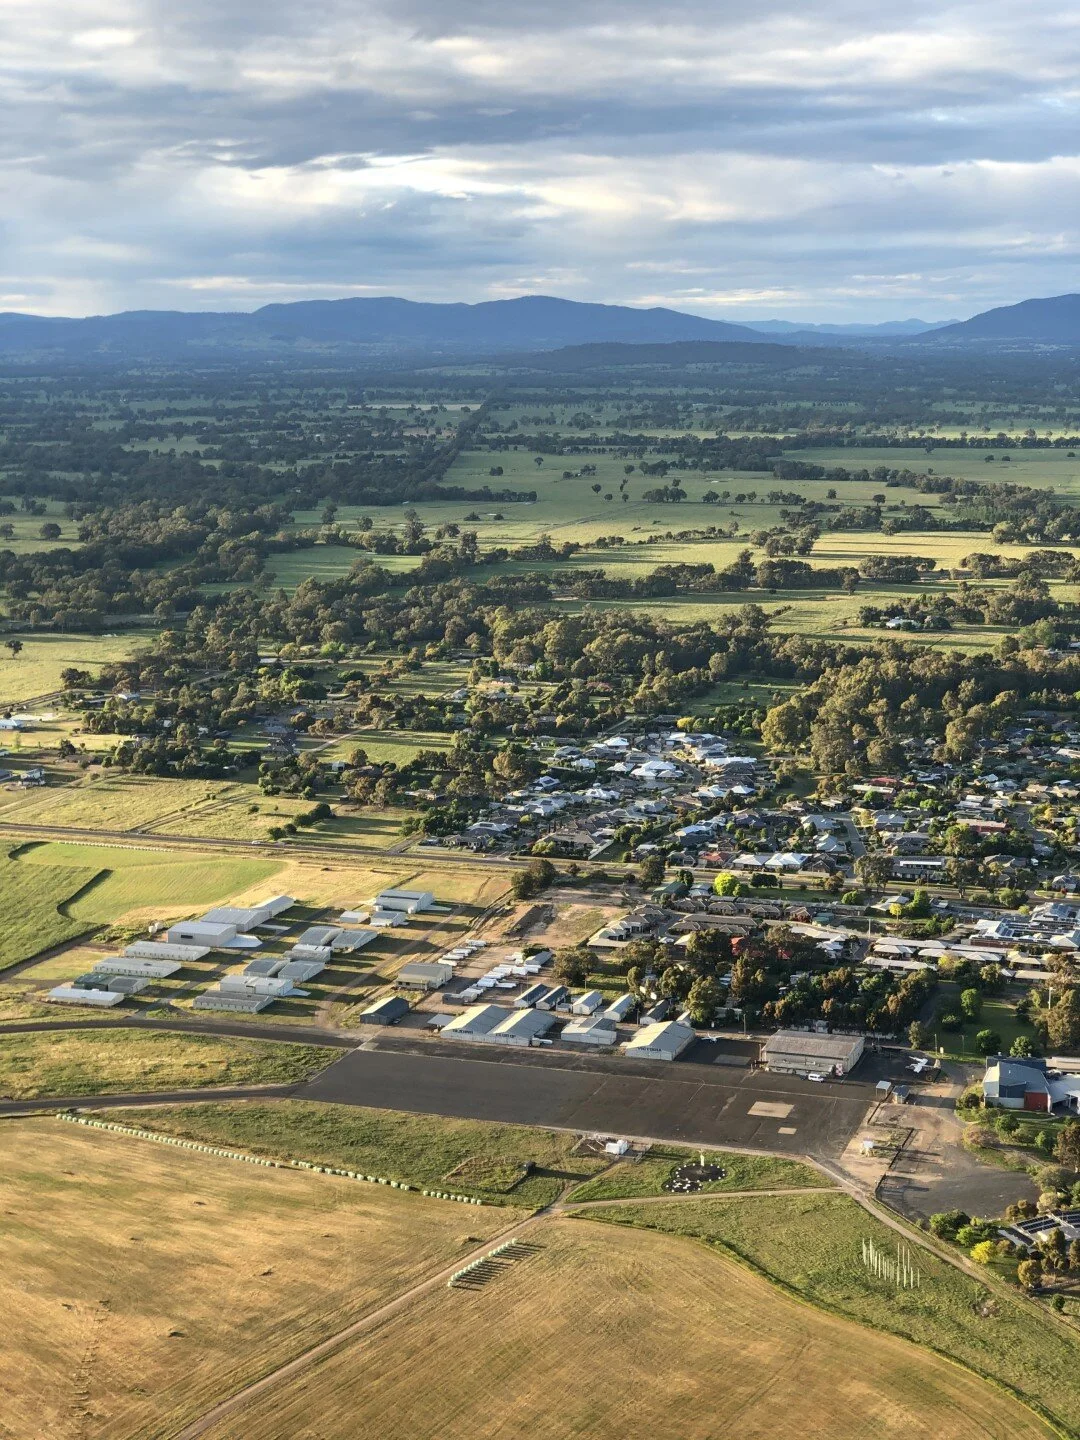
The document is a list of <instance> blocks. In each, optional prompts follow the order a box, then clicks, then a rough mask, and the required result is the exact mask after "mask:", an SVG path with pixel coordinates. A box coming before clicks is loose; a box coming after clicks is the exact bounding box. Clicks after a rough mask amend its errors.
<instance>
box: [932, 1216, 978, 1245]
mask: <svg viewBox="0 0 1080 1440" xmlns="http://www.w3.org/2000/svg"><path fill="white" fill-rule="evenodd" d="M970 1224H971V1216H970V1215H969V1214H968V1213H967V1212H966V1211H965V1210H940V1211H939V1212H938V1213H937V1214H936V1215H931V1216H930V1233H931V1234H932V1235H936V1236H937V1237H938V1238H939V1239H940V1240H955V1239H956V1232H957V1231H958V1230H959V1229H960V1227H961V1226H962V1225H970Z"/></svg>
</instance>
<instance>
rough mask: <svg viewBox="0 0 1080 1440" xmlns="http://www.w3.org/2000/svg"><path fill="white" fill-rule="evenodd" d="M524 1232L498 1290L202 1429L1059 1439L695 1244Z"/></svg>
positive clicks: (397, 1328) (246, 1433) (324, 1433)
mask: <svg viewBox="0 0 1080 1440" xmlns="http://www.w3.org/2000/svg"><path fill="white" fill-rule="evenodd" d="M525 1238H527V1239H528V1241H529V1242H531V1243H535V1244H537V1245H538V1246H540V1247H541V1248H540V1249H538V1250H537V1251H536V1252H535V1253H533V1254H532V1255H530V1257H529V1258H528V1259H527V1260H525V1261H523V1262H521V1263H518V1264H516V1265H512V1266H508V1267H505V1268H504V1269H503V1270H502V1271H501V1273H500V1274H499V1275H498V1278H497V1279H495V1280H493V1281H492V1282H491V1283H490V1284H488V1285H485V1286H483V1287H482V1288H479V1289H477V1290H465V1289H463V1290H439V1291H438V1292H436V1293H434V1294H432V1295H430V1296H428V1297H426V1298H425V1299H423V1300H422V1301H420V1302H419V1303H418V1304H417V1305H416V1306H415V1307H414V1308H412V1309H411V1310H410V1311H408V1312H407V1313H406V1314H404V1315H402V1316H400V1317H398V1318H395V1319H394V1320H393V1321H391V1322H390V1323H389V1324H387V1325H386V1326H385V1327H384V1328H382V1329H380V1330H379V1331H378V1332H376V1333H375V1334H374V1335H373V1336H371V1337H370V1338H366V1339H364V1340H360V1341H356V1342H353V1343H352V1344H349V1345H346V1346H345V1347H343V1348H342V1349H341V1350H340V1351H339V1352H337V1353H336V1354H334V1355H331V1356H330V1357H329V1358H328V1359H326V1360H324V1361H323V1362H322V1363H321V1364H320V1365H319V1366H318V1367H316V1368H313V1369H312V1370H311V1371H309V1372H306V1373H305V1374H303V1375H302V1376H297V1377H296V1378H295V1379H293V1380H291V1381H288V1382H286V1383H284V1384H283V1385H281V1386H280V1387H274V1388H273V1389H271V1390H270V1391H268V1392H267V1393H265V1394H264V1395H263V1396H261V1397H259V1398H257V1399H256V1400H254V1401H252V1402H251V1403H249V1404H248V1405H246V1406H243V1407H241V1408H240V1409H239V1410H238V1411H236V1412H234V1413H233V1414H232V1415H231V1416H229V1417H228V1418H226V1419H224V1420H222V1421H221V1422H220V1423H219V1424H218V1425H216V1426H214V1427H212V1428H211V1429H210V1430H208V1431H207V1432H206V1433H207V1437H208V1440H280V1437H281V1436H283V1435H288V1436H289V1437H290V1440H316V1437H318V1440H353V1437H355V1436H358V1435H367V1434H379V1435H382V1436H385V1437H388V1440H405V1437H406V1436H408V1437H410V1440H428V1437H430V1440H435V1437H438V1440H459V1437H460V1440H466V1437H468V1440H495V1437H498V1440H516V1437H526V1436H529V1437H533V1436H537V1435H542V1436H543V1437H544V1440H564V1437H567V1440H568V1437H571V1436H573V1437H583V1436H587V1437H597V1440H600V1437H605V1440H608V1437H611V1436H616V1435H617V1436H626V1437H632V1440H637V1437H641V1440H646V1437H657V1436H660V1437H674V1436H678V1437H679V1440H721V1437H724V1440H727V1437H735V1436H738V1437H739V1440H774V1437H776V1436H777V1435H783V1436H787V1435H792V1434H795V1433H797V1434H798V1435H799V1436H800V1437H806V1440H869V1437H874V1440H940V1437H941V1436H948V1437H949V1440H988V1437H995V1440H1006V1437H1007V1440H1049V1437H1050V1436H1051V1435H1052V1433H1053V1432H1052V1431H1051V1430H1050V1429H1049V1428H1048V1427H1047V1426H1045V1425H1044V1424H1043V1423H1042V1422H1041V1421H1039V1420H1038V1419H1036V1418H1035V1417H1034V1416H1033V1415H1032V1414H1030V1412H1028V1411H1026V1410H1025V1409H1024V1408H1023V1406H1021V1405H1020V1404H1019V1403H1018V1402H1016V1401H1014V1400H1012V1399H1011V1398H1009V1397H1008V1396H1005V1395H1003V1394H1001V1393H1000V1392H998V1391H995V1390H994V1389H993V1388H992V1387H991V1386H989V1385H987V1384H986V1383H985V1382H983V1381H981V1380H979V1379H977V1378H976V1377H974V1376H972V1375H969V1374H967V1373H966V1372H964V1371H963V1370H961V1369H958V1368H957V1367H955V1366H952V1365H949V1364H948V1363H947V1362H945V1361H942V1360H939V1359H937V1358H936V1357H934V1356H932V1355H928V1354H926V1353H925V1352H920V1351H918V1350H917V1349H916V1348H915V1347H914V1346H911V1345H908V1344H906V1343H905V1342H904V1341H901V1340H897V1339H894V1338H893V1337H891V1336H886V1335H880V1334H876V1333H875V1332H873V1331H869V1330H863V1329H860V1328H859V1327H857V1326H854V1325H852V1324H851V1323H849V1322H847V1321H844V1320H841V1319H838V1318H836V1317H834V1316H831V1315H826V1314H824V1313H822V1312H820V1311H815V1310H813V1309H811V1308H808V1307H806V1306H803V1305H799V1304H798V1303H796V1302H795V1301H793V1300H791V1299H789V1298H788V1297H787V1296H785V1295H784V1294H782V1293H781V1292H780V1291H779V1290H777V1289H775V1288H774V1287H773V1286H771V1285H770V1284H769V1283H768V1282H767V1281H765V1280H763V1279H761V1278H760V1277H758V1276H756V1275H753V1274H751V1273H750V1272H749V1271H747V1270H745V1269H743V1268H742V1267H740V1266H738V1265H736V1264H733V1263H732V1262H730V1261H728V1260H725V1259H723V1258H722V1257H720V1256H714V1255H708V1254H706V1253H704V1252H703V1251H702V1250H701V1249H700V1248H699V1247H697V1246H693V1245H688V1244H686V1243H685V1242H681V1241H679V1240H676V1239H673V1238H672V1237H669V1236H662V1235H648V1236H644V1235H641V1234H633V1233H625V1232H621V1231H617V1230H607V1229H606V1228H605V1229H603V1230H602V1229H601V1228H600V1227H599V1226H596V1227H593V1226H585V1225H576V1224H567V1223H566V1222H557V1221H546V1222H540V1223H538V1224H537V1225H536V1226H534V1227H530V1229H529V1230H528V1231H527V1232H526V1236H525ZM856 1355H857V1357H858V1360H857V1363H853V1357H854V1356H856ZM796 1415H797V1416H798V1426H797V1431H796V1430H794V1429H793V1428H792V1417H793V1416H796Z"/></svg>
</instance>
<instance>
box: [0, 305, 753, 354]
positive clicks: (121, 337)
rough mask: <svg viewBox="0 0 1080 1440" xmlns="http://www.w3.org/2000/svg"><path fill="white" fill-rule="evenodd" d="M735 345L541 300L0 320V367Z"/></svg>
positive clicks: (663, 316)
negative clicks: (30, 361) (26, 361)
mask: <svg viewBox="0 0 1080 1440" xmlns="http://www.w3.org/2000/svg"><path fill="white" fill-rule="evenodd" d="M687 340H712V341H716V340H738V341H742V342H744V343H747V344H752V345H757V344H761V345H769V344H770V343H771V342H770V340H769V339H768V337H766V336H763V335H760V334H759V333H758V332H757V331H755V330H750V329H748V328H747V327H746V326H743V325H730V324H727V323H725V322H724V321H720V320H707V319H705V318H704V317H702V316H700V315H684V314H682V313H681V312H680V311H677V310H666V309H662V308H653V309H648V310H644V309H634V308H632V307H630V306H626V305H592V304H583V303H580V302H578V301H575V300H560V299H557V298H554V297H552V296H546V295H527V296H521V297H519V298H517V299H514V300H491V301H485V302H483V303H481V304H477V305H463V304H453V305H440V304H421V303H417V302H415V301H411V300H399V299H396V298H394V297H391V296H384V297H370V298H359V299H348V300H305V301H300V302H297V303H295V304H288V305H265V306H263V308H262V309H261V310H256V311H254V312H252V313H251V314H242V313H229V314H225V313H217V312H211V311H205V312H201V313H187V312H183V311H165V310H132V311H126V312H124V313H123V314H119V315H94V316H89V317H87V318H86V319H81V320H73V319H63V318H53V317H45V316H39V315H21V314H13V313H8V314H2V315H0V357H10V358H16V357H29V358H37V359H43V358H49V357H62V358H66V359H69V360H91V359H102V360H109V359H114V360H138V359H160V358H166V359H174V360H175V359H182V358H204V357H211V358H212V357H214V356H220V357H221V358H223V359H230V360H232V359H236V358H244V357H250V358H257V357H259V356H290V355H291V356H298V357H303V358H307V359H309V360H317V359H318V358H319V357H321V356H344V357H348V356H357V357H373V356H380V355H387V356H390V355H394V354H403V353H418V352H424V351H427V352H434V353H437V354H438V353H442V354H448V353H449V354H458V355H461V354H492V353H503V352H507V351H518V352H520V351H537V350H554V349H557V348H559V347H560V346H565V345H578V344H582V343H591V342H604V341H622V342H628V343H637V342H643V343H667V342H672V341H687Z"/></svg>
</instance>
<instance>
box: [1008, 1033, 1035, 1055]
mask: <svg viewBox="0 0 1080 1440" xmlns="http://www.w3.org/2000/svg"><path fill="white" fill-rule="evenodd" d="M1009 1054H1010V1055H1012V1056H1013V1057H1014V1058H1015V1059H1017V1060H1027V1059H1030V1057H1031V1056H1032V1055H1034V1054H1035V1045H1034V1042H1033V1041H1032V1038H1031V1036H1030V1035H1017V1037H1016V1039H1015V1040H1014V1041H1013V1042H1012V1044H1011V1045H1010V1046H1009Z"/></svg>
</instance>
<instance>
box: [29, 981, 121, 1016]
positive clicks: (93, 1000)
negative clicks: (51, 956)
mask: <svg viewBox="0 0 1080 1440" xmlns="http://www.w3.org/2000/svg"><path fill="white" fill-rule="evenodd" d="M45 998H46V1000H51V1001H52V1002H53V1004H55V1005H92V1006H94V1007H95V1008H96V1009H98V1010H102V1009H105V1010H107V1009H110V1008H111V1007H112V1006H113V1005H119V1004H120V1003H121V1002H122V1000H123V998H124V997H123V995H122V994H121V992H120V991H119V990H80V989H78V988H77V987H76V986H74V985H57V987H56V989H55V990H50V991H49V993H48V995H46V997H45Z"/></svg>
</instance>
